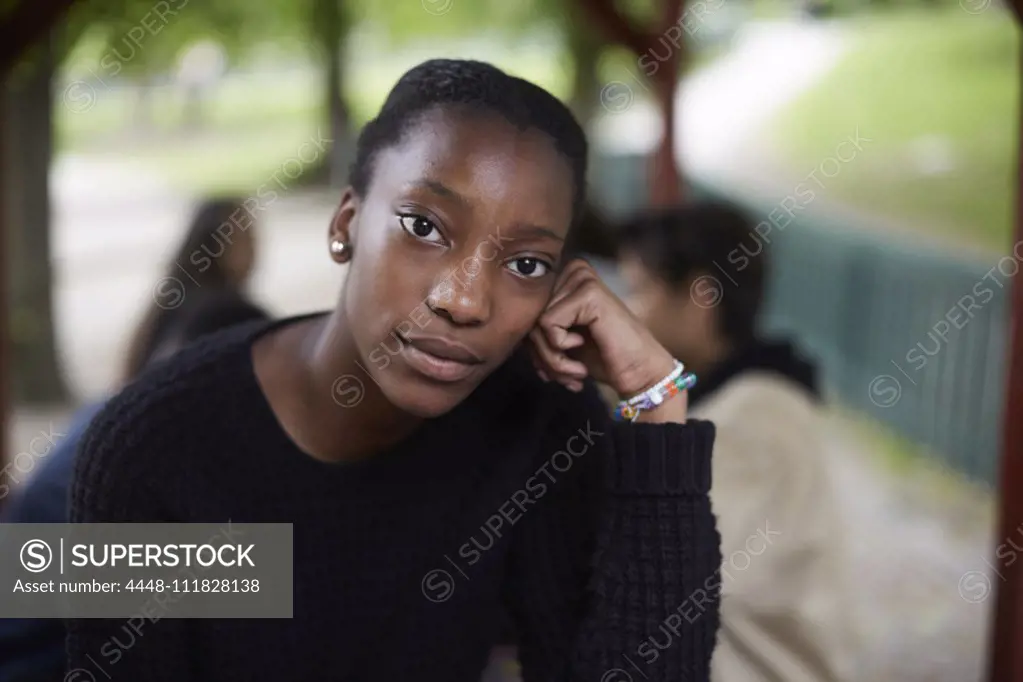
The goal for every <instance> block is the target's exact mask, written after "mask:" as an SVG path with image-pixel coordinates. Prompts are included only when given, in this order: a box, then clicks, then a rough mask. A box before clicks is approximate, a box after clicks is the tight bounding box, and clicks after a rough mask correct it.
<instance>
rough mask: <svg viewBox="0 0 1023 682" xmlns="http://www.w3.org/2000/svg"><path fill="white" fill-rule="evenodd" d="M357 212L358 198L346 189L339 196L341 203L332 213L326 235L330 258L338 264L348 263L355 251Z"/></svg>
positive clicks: (353, 192) (349, 188)
mask: <svg viewBox="0 0 1023 682" xmlns="http://www.w3.org/2000/svg"><path fill="white" fill-rule="evenodd" d="M358 212H359V198H358V196H356V194H355V191H354V190H353V189H352V188H351V187H348V188H347V189H345V191H344V194H342V195H341V203H340V204H339V205H338V207H337V210H336V211H335V212H334V218H333V219H332V220H331V221H330V229H329V230H328V233H327V243H328V247H329V249H330V254H331V257H332V258H333V259H334V260H335V261H337V262H339V263H345V262H348V260H349V259H350V258H351V257H352V253H353V251H354V249H355V239H356V232H357V229H356V228H357V225H358V223H357V220H356V217H357V215H358Z"/></svg>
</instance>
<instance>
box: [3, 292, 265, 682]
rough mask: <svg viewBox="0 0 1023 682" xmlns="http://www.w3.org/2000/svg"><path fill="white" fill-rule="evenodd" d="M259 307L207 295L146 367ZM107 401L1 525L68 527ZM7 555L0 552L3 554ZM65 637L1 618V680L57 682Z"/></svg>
mask: <svg viewBox="0 0 1023 682" xmlns="http://www.w3.org/2000/svg"><path fill="white" fill-rule="evenodd" d="M266 320H267V316H266V313H265V312H263V311H262V310H261V309H260V308H258V307H257V306H254V305H253V304H251V303H249V302H247V301H245V300H244V299H242V298H240V297H238V296H236V295H234V294H232V293H230V292H226V293H221V294H219V295H211V296H208V297H206V298H204V299H202V300H201V301H198V300H197V301H196V302H194V304H193V305H190V306H185V307H184V308H183V310H182V315H181V316H179V317H177V318H175V319H174V320H173V321H172V322H171V327H170V328H169V329H168V330H167V335H166V336H167V338H166V340H165V342H164V343H163V344H162V345H161V346H160V347H159V348H158V349H155V350H156V352H154V354H153V355H152V357H149V358H146V359H145V363H144V366H143V368H142V369H143V371H145V370H146V369H147V368H148V367H149V366H151V365H155V364H157V363H159V362H160V361H161V360H166V359H169V358H170V357H172V356H173V355H174V354H175V353H177V352H178V351H180V350H181V349H182V348H184V347H185V346H186V345H188V344H190V343H192V342H194V341H198V340H199V339H201V338H203V337H205V336H207V335H209V334H213V333H214V332H217V331H220V330H223V329H225V328H228V327H233V326H235V325H239V324H243V323H247V322H254V321H266ZM103 404H104V401H99V402H96V403H92V404H89V405H86V406H84V407H83V408H81V409H80V410H78V411H77V412H76V413H75V414H74V415H73V416H72V417H71V420H70V422H69V424H68V426H67V427H65V432H64V433H55V434H54V435H57V436H59V437H60V440H59V441H57V442H56V445H55V446H54V448H53V450H52V451H49V452H47V453H46V455H45V457H43V458H42V459H41V460H40V462H39V464H38V469H37V470H36V472H35V473H34V474H33V476H32V477H31V478H30V479H29V480H28V481H27V482H26V483H25V485H24V486H23V487H22V488H20V489H18V490H15V491H14V492H13V493H12V496H11V499H10V500H8V504H7V505H6V506H5V507H4V508H3V511H2V512H0V523H66V522H67V521H68V495H69V492H70V487H71V478H72V472H73V470H74V461H75V453H76V450H77V448H78V445H79V442H80V441H81V439H82V436H83V435H84V433H85V431H86V429H87V428H88V425H89V423H90V421H91V420H92V418H93V417H94V416H95V415H96V413H97V412H98V411H99V410H100V408H102V407H103ZM2 551H8V549H7V548H3V547H0V552H2ZM65 637H66V632H65V629H64V624H63V622H61V621H59V620H33V619H3V618H0V680H3V681H4V682H55V681H57V680H61V679H63V678H64V674H65V669H66V662H67V658H66V653H65Z"/></svg>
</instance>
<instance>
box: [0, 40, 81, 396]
mask: <svg viewBox="0 0 1023 682" xmlns="http://www.w3.org/2000/svg"><path fill="white" fill-rule="evenodd" d="M56 53H57V50H56V48H55V46H54V43H53V41H51V40H47V41H46V42H45V43H44V44H43V45H39V46H37V47H36V48H35V49H33V50H32V51H31V54H30V56H29V58H28V59H27V60H26V61H24V62H22V63H21V64H19V65H18V67H16V68H15V69H14V71H13V72H12V73H11V74H10V75H9V76H8V77H7V79H6V81H5V82H4V83H3V102H2V106H3V107H4V112H3V116H2V120H3V121H4V123H5V125H4V129H3V130H0V134H2V135H3V136H4V137H3V145H2V146H3V148H4V149H5V150H6V154H4V155H3V161H4V163H5V167H4V169H3V173H2V176H3V180H4V186H3V187H2V188H0V191H2V192H3V200H2V205H3V207H4V210H5V215H4V219H5V221H6V224H7V226H8V231H7V235H6V236H7V239H8V249H7V254H8V259H9V260H8V266H9V269H8V273H9V278H10V279H9V282H8V296H9V300H8V314H9V320H8V327H7V328H8V331H9V343H10V351H11V358H10V368H11V371H12V374H13V376H12V379H11V384H10V387H9V389H10V396H11V398H12V399H13V400H14V401H15V402H18V403H28V404H46V403H61V402H64V401H65V400H66V398H67V388H66V386H65V384H64V381H63V378H62V377H63V375H62V372H61V368H60V364H59V362H58V359H57V358H58V354H57V349H56V340H55V337H54V333H53V323H52V320H53V314H52V310H53V296H52V288H51V285H52V282H51V279H52V278H51V270H50V230H49V225H50V201H49V170H50V157H51V156H52V152H53V91H52V83H53V74H54V72H55V69H56V64H57V54H56Z"/></svg>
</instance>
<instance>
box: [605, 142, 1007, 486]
mask: <svg viewBox="0 0 1023 682" xmlns="http://www.w3.org/2000/svg"><path fill="white" fill-rule="evenodd" d="M644 169H645V164H644V162H643V159H642V158H639V157H614V158H603V159H599V160H598V161H597V162H596V163H595V164H594V169H593V172H592V173H591V183H592V185H593V191H592V196H593V197H594V200H595V202H596V203H597V204H598V205H600V206H602V207H603V208H604V209H605V210H606V211H607V212H608V213H609V214H611V215H612V216H622V215H625V214H628V213H630V212H631V211H633V210H635V209H637V208H638V207H640V206H642V205H643V203H644V202H645V199H646V183H645V181H644V176H645V171H644ZM691 191H692V192H693V193H694V194H696V195H703V196H710V197H718V198H725V199H729V200H731V201H733V202H735V203H738V204H740V205H741V206H743V207H744V208H745V209H746V210H747V211H748V212H749V214H750V215H751V217H753V218H755V219H757V220H767V219H768V216H769V215H770V214H771V212H772V211H774V214H773V215H774V218H775V220H776V221H777V222H776V223H774V224H771V226H770V227H771V229H770V231H768V230H767V229H766V226H765V227H764V228H763V229H762V232H763V233H764V237H763V238H762V239H761V240H760V241H761V243H762V244H764V246H765V247H766V248H765V252H766V253H769V254H770V255H769V257H770V259H771V265H770V269H769V272H770V275H769V286H768V296H767V302H766V307H765V310H764V314H763V319H762V321H761V327H762V328H763V330H764V331H765V332H767V333H785V334H792V335H793V336H794V337H796V338H797V339H798V340H799V342H800V345H801V346H802V347H804V348H805V349H806V350H807V351H808V352H809V353H810V354H811V355H813V356H814V357H815V358H816V359H817V360H818V361H819V362H820V364H821V367H822V370H823V379H824V382H825V385H826V387H827V390H828V393H829V395H831V396H833V397H834V398H835V399H837V400H839V401H840V402H842V403H843V404H845V405H847V406H849V407H852V408H854V409H856V410H858V411H860V412H863V413H865V414H866V415H868V416H870V417H872V418H874V419H877V420H879V421H881V422H883V423H885V424H887V425H889V426H890V427H892V428H893V429H894V430H895V431H896V432H898V433H900V434H901V435H903V436H905V437H906V438H908V439H910V440H912V441H913V442H916V443H919V444H921V445H924V446H927V449H928V450H929V451H932V452H934V453H936V455H937V456H938V457H940V458H941V460H942V463H943V464H945V465H946V466H948V467H950V468H952V469H954V470H956V471H958V472H961V473H963V474H966V475H967V476H969V477H971V478H973V479H975V480H977V481H981V482H984V483H986V484H988V485H994V481H995V480H996V462H997V459H998V457H997V453H998V446H999V442H1000V434H1001V428H1000V426H1001V419H1002V410H1003V401H1004V389H1005V386H1004V380H1003V377H1004V376H1005V353H1006V340H1007V332H1008V295H1009V281H1010V280H1011V278H1012V277H1013V276H1014V275H1015V274H1016V272H1017V271H1018V270H1019V269H1020V267H1021V262H1020V261H1023V247H1021V248H1020V249H1017V251H1018V252H1019V257H1013V255H1012V254H1011V253H1010V254H1008V255H1007V256H1006V257H1005V258H1004V259H1003V260H1002V261H999V260H998V259H997V258H992V259H991V262H989V263H985V262H979V263H978V262H975V261H974V262H969V261H966V260H960V259H957V258H953V257H949V256H948V255H947V254H945V253H942V252H939V251H937V250H935V249H933V248H929V247H928V246H927V245H926V243H925V242H924V240H915V241H914V240H911V239H909V238H899V237H896V236H889V235H879V234H877V233H875V232H868V231H866V230H861V229H857V228H856V227H855V226H854V225H850V224H842V223H840V222H838V221H834V220H830V219H828V217H827V216H826V215H820V214H813V213H811V212H810V210H809V209H808V210H807V211H806V212H805V213H802V214H800V213H795V214H794V217H790V216H789V215H787V214H786V213H785V212H784V211H783V210H778V209H779V203H765V202H763V201H748V200H744V199H743V198H742V197H739V196H735V195H734V194H731V193H729V192H727V191H726V190H724V189H723V188H717V187H710V186H707V185H702V184H699V183H696V184H694V185H693V186H692V189H691ZM780 199H781V197H779V200H780ZM780 216H781V217H783V218H780ZM789 220H791V222H788V221H789ZM746 246H747V248H748V249H749V252H750V253H756V252H757V244H756V243H754V242H752V241H751V242H749V243H748V244H747V245H746ZM721 266H722V267H721V270H722V272H721V273H719V274H718V273H710V274H712V275H715V276H717V278H718V280H719V281H720V283H721V287H722V290H723V294H724V296H727V295H728V288H729V286H731V284H730V282H729V280H728V276H727V269H728V268H729V267H735V266H734V265H731V264H729V263H722V264H721Z"/></svg>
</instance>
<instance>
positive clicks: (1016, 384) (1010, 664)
mask: <svg viewBox="0 0 1023 682" xmlns="http://www.w3.org/2000/svg"><path fill="white" fill-rule="evenodd" d="M1020 4H1021V3H1020V0H1013V1H1012V9H1013V11H1014V12H1015V15H1016V22H1017V24H1019V23H1021V20H1023V12H1021V8H1020ZM1020 73H1021V74H1023V62H1021V64H1020ZM1017 106H1018V107H1019V109H1018V110H1017V113H1016V115H1017V118H1018V119H1019V125H1018V128H1017V130H1018V132H1017V135H1018V136H1019V138H1018V139H1017V150H1018V151H1017V159H1016V163H1017V168H1016V216H1015V218H1016V229H1015V235H1016V236H1015V239H1014V240H1013V245H1014V246H1015V245H1016V244H1020V243H1023V101H1021V102H1020V103H1019V104H1018V105H1017ZM1010 305H1011V308H1010V319H1011V324H1010V330H1009V357H1008V365H1009V372H1008V377H1007V384H1008V387H1007V390H1006V397H1005V414H1004V417H1003V419H1004V427H1003V432H1002V438H1003V441H1002V461H1001V478H1000V480H999V486H998V493H999V519H998V535H997V538H998V539H997V541H996V545H997V544H1001V543H1002V542H1004V541H1005V539H1006V538H1009V537H1011V536H1014V535H1015V534H1016V529H1017V528H1019V527H1020V525H1021V524H1023V277H1016V278H1013V281H1012V294H1011V304H1010ZM1000 572H1001V573H1003V574H1004V580H1002V581H1000V582H998V583H997V590H996V595H997V596H996V602H995V608H994V627H993V628H992V635H991V641H990V649H989V653H990V658H989V660H988V680H989V682H1023V562H1019V561H1017V562H1013V563H1012V564H1011V565H1007V566H1004V567H1002V568H1001V569H1000Z"/></svg>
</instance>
